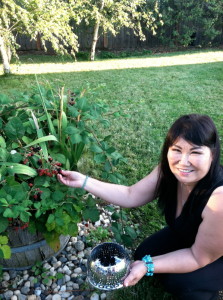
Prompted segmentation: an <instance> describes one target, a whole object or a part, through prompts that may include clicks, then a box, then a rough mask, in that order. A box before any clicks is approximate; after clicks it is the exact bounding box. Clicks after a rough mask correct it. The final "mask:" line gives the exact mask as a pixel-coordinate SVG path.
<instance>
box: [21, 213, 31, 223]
mask: <svg viewBox="0 0 223 300" xmlns="http://www.w3.org/2000/svg"><path fill="white" fill-rule="evenodd" d="M19 216H20V219H21V220H22V221H23V222H24V223H27V222H29V218H30V217H31V216H32V215H31V213H30V212H28V211H23V212H21V213H20V214H19Z"/></svg>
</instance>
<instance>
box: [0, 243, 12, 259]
mask: <svg viewBox="0 0 223 300" xmlns="http://www.w3.org/2000/svg"><path fill="white" fill-rule="evenodd" d="M0 249H1V250H2V252H3V255H4V258H5V259H9V258H10V257H11V249H10V247H9V246H8V245H3V246H1V247H0Z"/></svg>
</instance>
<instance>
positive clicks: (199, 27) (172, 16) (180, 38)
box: [158, 0, 223, 46]
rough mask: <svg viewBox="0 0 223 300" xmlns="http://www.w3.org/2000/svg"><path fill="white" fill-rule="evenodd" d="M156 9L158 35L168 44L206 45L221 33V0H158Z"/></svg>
mask: <svg viewBox="0 0 223 300" xmlns="http://www.w3.org/2000/svg"><path fill="white" fill-rule="evenodd" d="M160 12H161V14H162V18H163V22H164V26H163V27H162V28H161V29H160V30H159V33H158V36H159V37H160V38H161V40H162V41H163V42H164V43H166V44H169V45H171V44H174V45H176V46H180V45H181V46H188V45H195V46H207V45H209V46H210V45H212V43H213V41H214V39H215V38H216V36H218V35H219V34H221V32H222V17H223V2H222V1H221V0H198V1H193V0H189V1H175V0H162V1H160Z"/></svg>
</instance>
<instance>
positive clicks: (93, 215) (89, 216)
mask: <svg viewBox="0 0 223 300" xmlns="http://www.w3.org/2000/svg"><path fill="white" fill-rule="evenodd" d="M99 215H100V214H99V211H98V210H97V208H87V209H85V210H84V211H83V218H84V219H85V220H91V221H92V222H96V221H98V220H99Z"/></svg>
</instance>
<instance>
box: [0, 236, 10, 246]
mask: <svg viewBox="0 0 223 300" xmlns="http://www.w3.org/2000/svg"><path fill="white" fill-rule="evenodd" d="M8 241H9V240H8V238H7V236H3V235H0V245H6V244H8Z"/></svg>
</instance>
